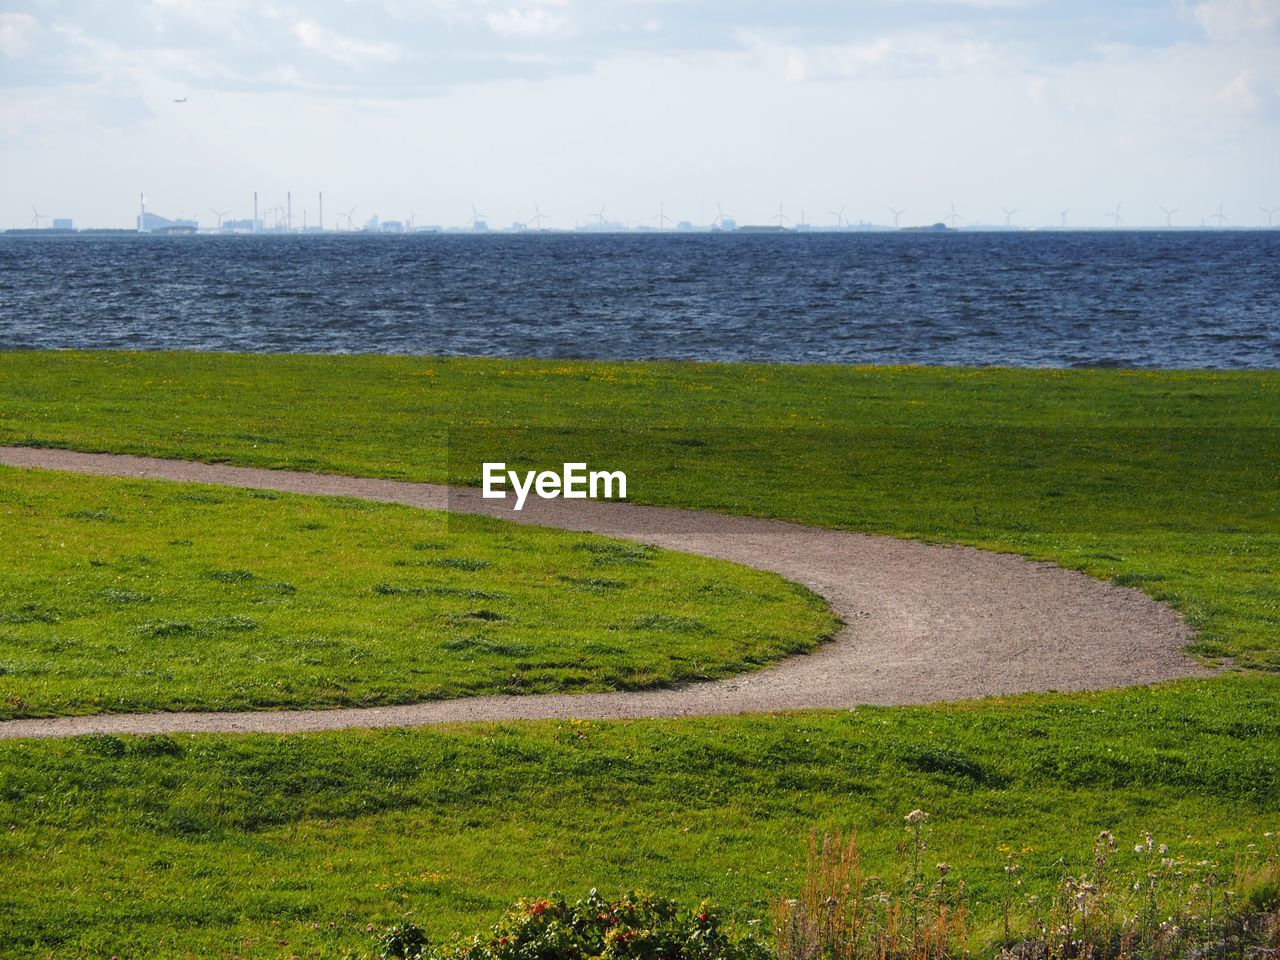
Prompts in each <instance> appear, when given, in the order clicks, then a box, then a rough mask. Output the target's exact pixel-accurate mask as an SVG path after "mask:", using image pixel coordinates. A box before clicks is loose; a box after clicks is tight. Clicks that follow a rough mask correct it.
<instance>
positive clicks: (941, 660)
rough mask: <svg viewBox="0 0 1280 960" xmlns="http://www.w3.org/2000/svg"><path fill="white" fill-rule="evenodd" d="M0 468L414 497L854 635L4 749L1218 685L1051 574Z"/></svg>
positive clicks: (272, 477)
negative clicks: (742, 664)
mask: <svg viewBox="0 0 1280 960" xmlns="http://www.w3.org/2000/svg"><path fill="white" fill-rule="evenodd" d="M0 464H4V465H7V466H15V467H36V468H40V469H45V470H63V471H70V472H74V473H86V474H97V475H103V476H115V477H143V478H147V479H156V480H174V481H188V482H198V483H211V484H222V485H224V486H231V487H252V488H257V489H266V490H280V491H287V492H291V493H307V494H325V495H331V496H343V497H356V498H360V499H364V500H378V501H384V502H391V503H404V504H409V505H410V506H415V507H425V508H429V509H433V510H442V509H449V510H453V511H457V512H462V513H476V514H487V515H491V516H499V517H504V518H506V519H510V520H515V521H517V522H520V523H529V524H537V525H541V526H547V527H558V528H561V529H565V530H577V531H586V532H591V533H600V534H605V535H608V536H616V537H621V538H624V539H631V540H639V541H643V542H645V543H651V544H654V545H656V546H659V547H665V548H667V549H670V550H682V551H685V552H687V553H697V554H702V555H704V556H708V557H718V558H720V559H723V560H731V561H734V562H736V563H741V564H745V565H747V566H750V567H758V568H759V569H762V570H772V571H773V572H775V573H779V574H781V575H782V576H784V577H786V578H788V579H790V580H795V581H797V582H799V583H803V584H805V585H806V586H808V587H810V588H811V589H813V590H814V591H816V592H817V593H818V594H820V595H821V596H823V597H824V598H825V599H826V600H827V602H828V603H830V605H831V607H832V609H833V610H834V611H835V612H836V613H837V614H839V616H840V617H841V618H843V620H844V621H845V624H846V626H845V627H844V628H843V629H842V630H841V631H840V632H839V634H838V635H837V637H836V638H835V639H834V640H833V641H832V642H831V643H828V644H826V645H824V646H823V647H821V648H819V649H818V650H817V651H816V652H814V653H811V654H808V655H805V656H798V657H793V658H790V659H788V660H785V661H783V662H781V663H779V664H777V665H776V666H773V667H770V668H768V669H765V670H761V671H758V672H755V673H749V674H745V675H742V676H740V677H735V678H732V679H728V680H720V681H716V682H710V683H700V684H689V685H686V686H682V687H678V688H674V689H666V690H654V691H644V692H629V693H603V694H548V695H534V696H487V697H470V698H466V699H460V700H442V701H431V702H427V703H416V704H409V705H405V706H395V707H369V708H342V709H330V710H279V711H249V712H238V713H226V712H223V713H217V712H210V713H149V714H108V715H99V716H91V717H61V718H56V719H44V720H40V719H31V720H10V721H5V722H0V738H9V737H57V736H72V735H76V734H84V733H178V732H192V733H195V732H214V731H218V732H229V731H259V732H272V733H288V732H297V731H312V730H337V729H343V728H348V727H392V726H421V725H424V724H434V723H446V722H465V721H472V720H529V719H542V718H567V717H574V718H580V719H608V718H622V717H676V716H693V715H709V714H736V713H754V712H766V711H774V710H797V709H806V708H820V707H834V708H850V707H854V706H857V705H859V704H914V703H931V702H935V701H942V700H963V699H968V698H972V697H981V696H987V695H990V694H1004V693H1020V692H1026V691H1034V690H1064V691H1065V690H1095V689H1104V688H1108V687H1120V686H1129V685H1133V684H1142V683H1152V682H1155V681H1160V680H1170V679H1174V678H1177V677H1186V676H1194V675H1201V674H1207V672H1208V671H1206V670H1204V668H1202V667H1200V666H1198V665H1197V664H1196V663H1195V662H1194V661H1192V660H1190V659H1188V658H1187V657H1185V656H1183V655H1182V653H1181V650H1182V648H1183V647H1184V646H1185V645H1186V643H1187V641H1188V640H1189V639H1190V637H1191V630H1190V629H1189V628H1188V627H1187V625H1186V624H1185V623H1183V621H1182V619H1181V618H1180V617H1179V616H1178V614H1177V613H1175V612H1174V611H1173V610H1172V609H1170V608H1169V607H1167V606H1165V605H1163V604H1161V603H1158V602H1156V601H1154V600H1152V599H1150V598H1149V597H1147V596H1146V595H1145V594H1143V593H1141V592H1139V591H1137V590H1131V589H1126V588H1122V587H1117V586H1114V585H1112V584H1110V583H1106V582H1103V581H1099V580H1094V579H1091V578H1089V577H1086V576H1084V575H1083V574H1079V573H1073V572H1071V571H1068V570H1063V569H1062V568H1060V567H1056V566H1054V565H1052V564H1048V563H1035V562H1031V561H1028V560H1024V559H1022V558H1020V557H1016V556H1013V555H1009V554H998V553H990V552H986V551H982V550H974V549H971V548H968V547H946V546H934V545H929V544H922V543H915V542H912V541H908V540H897V539H893V538H891V537H878V536H867V535H864V534H858V533H849V532H845V531H837V530H822V529H818V528H815V527H805V526H801V525H799V524H793V523H784V522H781V521H775V520H759V519H752V518H747V517H733V516H723V515H720V514H712V513H700V512H695V511H687V510H675V509H667V508H661V507H645V506H638V505H635V504H629V503H619V502H607V501H591V500H575V501H565V500H537V499H536V498H532V497H531V498H530V500H529V501H528V502H527V503H526V504H525V508H524V510H523V511H522V512H521V513H513V512H511V510H510V509H509V503H510V501H495V500H484V499H482V498H481V497H480V494H479V491H477V490H471V489H463V488H452V489H451V488H448V487H443V486H438V485H434V484H425V483H408V482H404V481H396V480H375V479H367V478H360V477H345V476H332V475H327V474H314V473H295V472H290V471H284V470H261V469H254V468H248V467H232V466H224V465H219V464H206V463H190V462H185V461H177V460H158V459H149V458H145V457H131V456H120V455H114V454H86V453H73V452H69V451H61V450H41V449H29V448H22V447H0Z"/></svg>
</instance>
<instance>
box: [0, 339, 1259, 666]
mask: <svg viewBox="0 0 1280 960" xmlns="http://www.w3.org/2000/svg"><path fill="white" fill-rule="evenodd" d="M0 442H3V443H27V444H37V445H38V444H49V445H57V446H69V447H74V448H77V449H83V450H112V451H125V452H131V453H145V454H155V455H160V456H170V457H186V458H194V459H204V460H226V461H231V462H235V463H243V464H250V465H258V466H282V467H293V468H298V469H310V470H331V471H336V472H344V473H355V474H364V475H372V476H390V477H402V478H409V479H420V480H434V481H439V480H443V479H446V478H451V479H453V480H455V481H458V482H470V483H476V482H478V477H479V470H480V463H481V461H482V460H484V459H501V460H506V461H507V462H509V463H510V464H511V465H513V466H514V465H521V466H522V467H529V466H532V465H542V466H546V465H558V464H559V463H562V462H564V461H565V460H586V461H588V462H590V463H591V464H592V465H593V466H599V467H608V468H610V469H624V470H626V471H627V474H628V479H629V494H630V495H631V497H632V499H636V500H641V501H645V502H652V503H664V504H671V505H677V506H689V507H708V508H711V509H717V510H724V511H726V512H734V513H751V514H760V515H767V516H778V517H786V518H792V519H797V520H801V521H803V522H806V523H813V524H819V525H824V526H837V527H848V528H853V529H861V530H870V531H879V532H885V533H893V534H901V535H906V536H914V537H922V538H928V539H936V540H945V541H952V542H964V543H972V544H976V545H980V546H985V547H991V548H995V549H1003V550H1014V551H1017V552H1020V553H1024V554H1027V555H1030V556H1035V557H1040V558H1043V559H1048V560H1053V561H1054V562H1056V563H1059V564H1062V565H1064V566H1068V567H1073V568H1077V569H1082V570H1085V571H1087V572H1089V573H1091V574H1093V575H1095V576H1099V577H1114V578H1116V579H1118V580H1121V581H1122V582H1125V583H1130V584H1134V585H1139V586H1141V587H1142V588H1143V589H1145V590H1147V591H1148V592H1149V593H1151V594H1153V595H1155V596H1157V597H1159V598H1161V599H1165V600H1168V601H1169V602H1171V603H1174V604H1176V605H1177V606H1179V607H1180V608H1181V609H1183V610H1184V611H1185V613H1186V615H1187V617H1188V619H1189V620H1190V621H1191V622H1192V623H1193V624H1194V625H1195V626H1196V627H1197V628H1198V629H1199V631H1200V635H1199V638H1198V640H1197V642H1196V645H1195V651H1196V652H1197V653H1199V654H1201V655H1203V656H1206V657H1211V658H1213V657H1227V656H1229V657H1232V658H1234V659H1235V661H1236V662H1237V663H1238V664H1240V665H1243V666H1248V667H1253V668H1259V669H1264V670H1275V669H1277V668H1280V590H1277V588H1276V586H1275V582H1274V578H1273V576H1272V575H1271V573H1272V571H1273V570H1274V569H1276V568H1277V567H1280V467H1278V466H1277V465H1278V464H1280V373H1276V372H1239V373H1221V372H1145V371H1139V372H1135V371H1053V370H1049V371H1045V370H949V369H938V368H914V369H913V368H906V369H900V368H866V369H857V368H846V367H782V366H752V365H707V364H674V363H653V364H637V363H632V364H610V363H585V362H571V361H510V360H459V359H453V360H450V359H440V358H415V357H378V356H370V357H296V356H227V355H211V354H137V353H132V354H129V353H125V354H121V353H74V352H68V353H43V352H35V353H8V354H0Z"/></svg>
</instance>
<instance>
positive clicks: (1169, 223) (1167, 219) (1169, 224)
mask: <svg viewBox="0 0 1280 960" xmlns="http://www.w3.org/2000/svg"><path fill="white" fill-rule="evenodd" d="M1116 209H1117V210H1119V209H1120V208H1119V207H1117V208H1116ZM1160 209H1161V210H1164V228H1165V229H1166V230H1172V229H1173V215H1174V214H1175V213H1177V212H1178V208H1177V207H1174V208H1173V209H1172V210H1169V209H1167V208H1166V207H1163V206H1162V207H1161V208H1160Z"/></svg>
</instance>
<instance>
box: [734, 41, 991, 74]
mask: <svg viewBox="0 0 1280 960" xmlns="http://www.w3.org/2000/svg"><path fill="white" fill-rule="evenodd" d="M746 40H747V43H748V45H749V46H750V48H751V49H752V50H753V52H754V54H755V55H756V56H757V57H759V58H760V59H761V60H762V61H763V62H765V63H770V62H773V63H777V64H780V65H781V66H780V71H781V74H782V76H783V77H785V78H786V80H787V81H788V82H790V83H798V82H802V81H842V80H852V79H856V78H859V77H870V76H881V77H936V76H942V75H947V74H954V73H962V72H967V71H972V70H976V69H979V68H982V67H988V66H993V65H995V64H996V62H997V58H996V50H995V47H994V45H993V44H992V43H990V42H988V41H985V40H979V39H974V38H957V37H956V36H955V35H954V34H952V35H945V34H934V33H926V32H907V33H897V34H890V35H886V36H881V37H877V38H875V39H873V40H869V41H866V42H864V43H854V44H839V45H813V46H803V47H802V46H796V45H788V44H779V43H777V42H776V41H773V40H771V39H769V38H767V37H764V36H761V35H754V36H751V37H748V38H746Z"/></svg>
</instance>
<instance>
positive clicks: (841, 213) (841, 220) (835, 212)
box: [827, 203, 849, 230]
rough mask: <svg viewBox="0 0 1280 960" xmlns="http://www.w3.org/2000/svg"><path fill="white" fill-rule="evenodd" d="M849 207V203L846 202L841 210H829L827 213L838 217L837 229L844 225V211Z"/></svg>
mask: <svg viewBox="0 0 1280 960" xmlns="http://www.w3.org/2000/svg"><path fill="white" fill-rule="evenodd" d="M848 209H849V205H848V204H847V203H846V204H844V205H843V206H842V207H841V208H840V209H839V210H828V211H827V213H829V214H831V215H832V216H833V217H835V218H836V229H837V230H839V229H840V228H841V227H843V226H844V222H845V221H844V212H845V211H846V210H848Z"/></svg>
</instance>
